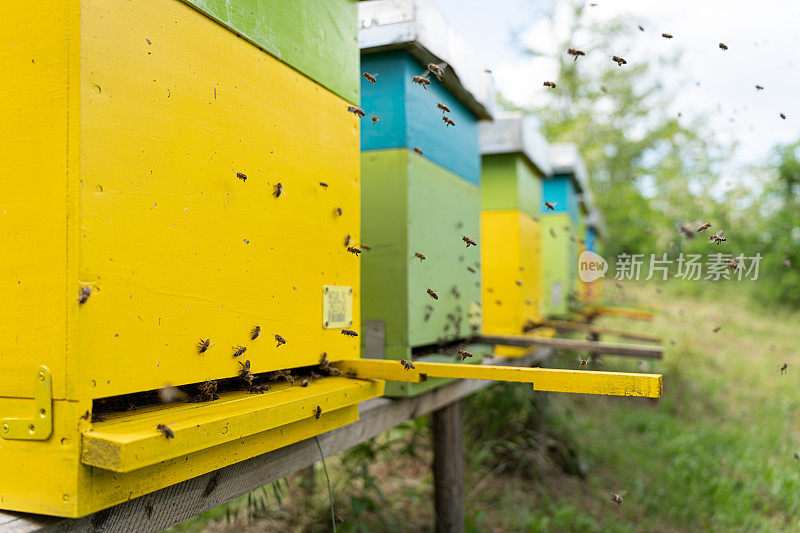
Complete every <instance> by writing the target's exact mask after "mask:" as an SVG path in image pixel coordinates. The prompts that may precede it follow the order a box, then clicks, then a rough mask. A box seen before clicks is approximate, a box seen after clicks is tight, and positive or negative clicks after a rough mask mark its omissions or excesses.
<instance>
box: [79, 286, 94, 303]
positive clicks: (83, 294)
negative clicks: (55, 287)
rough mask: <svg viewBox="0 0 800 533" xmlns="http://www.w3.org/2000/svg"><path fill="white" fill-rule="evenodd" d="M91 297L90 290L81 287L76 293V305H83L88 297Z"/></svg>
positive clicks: (86, 287)
mask: <svg viewBox="0 0 800 533" xmlns="http://www.w3.org/2000/svg"><path fill="white" fill-rule="evenodd" d="M91 295H92V288H91V287H89V286H88V285H86V286H85V287H81V290H80V292H79V293H78V303H79V304H83V303H86V300H88V299H89V296H91Z"/></svg>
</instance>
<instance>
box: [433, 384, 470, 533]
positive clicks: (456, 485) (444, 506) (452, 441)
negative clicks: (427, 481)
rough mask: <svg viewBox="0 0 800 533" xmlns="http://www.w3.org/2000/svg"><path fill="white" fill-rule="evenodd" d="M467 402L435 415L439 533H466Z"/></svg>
mask: <svg viewBox="0 0 800 533" xmlns="http://www.w3.org/2000/svg"><path fill="white" fill-rule="evenodd" d="M463 411H464V402H463V401H462V400H459V401H457V402H455V403H451V404H450V405H448V406H446V407H443V408H441V409H439V410H438V411H434V412H433V481H434V492H435V505H436V531H437V533H462V532H463V531H464V426H463V421H462V414H463Z"/></svg>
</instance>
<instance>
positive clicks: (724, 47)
mask: <svg viewBox="0 0 800 533" xmlns="http://www.w3.org/2000/svg"><path fill="white" fill-rule="evenodd" d="M719 47H720V48H721V49H722V50H727V49H728V45H727V44H725V43H719Z"/></svg>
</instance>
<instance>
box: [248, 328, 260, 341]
mask: <svg viewBox="0 0 800 533" xmlns="http://www.w3.org/2000/svg"><path fill="white" fill-rule="evenodd" d="M260 335H261V326H255V327H254V328H253V329H251V330H250V340H251V341H254V340H256V339H257V338H258V337H259V336H260Z"/></svg>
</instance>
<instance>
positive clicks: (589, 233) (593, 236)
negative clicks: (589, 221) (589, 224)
mask: <svg viewBox="0 0 800 533" xmlns="http://www.w3.org/2000/svg"><path fill="white" fill-rule="evenodd" d="M584 240H585V241H586V249H587V250H590V251H592V252H596V251H597V232H596V231H595V230H593V229H592V228H586V235H585V237H584Z"/></svg>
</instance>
